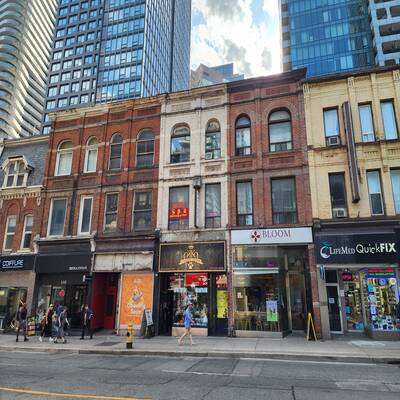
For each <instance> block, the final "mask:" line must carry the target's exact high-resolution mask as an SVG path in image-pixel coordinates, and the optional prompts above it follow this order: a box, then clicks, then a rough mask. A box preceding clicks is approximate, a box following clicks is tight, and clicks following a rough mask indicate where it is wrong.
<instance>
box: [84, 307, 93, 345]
mask: <svg viewBox="0 0 400 400" xmlns="http://www.w3.org/2000/svg"><path fill="white" fill-rule="evenodd" d="M92 319H93V311H92V310H91V309H90V308H89V306H88V305H87V304H85V305H83V304H82V307H81V325H82V333H81V340H83V339H84V338H85V330H86V331H87V335H88V336H89V337H90V339H93V332H92V329H91V326H90V325H91V321H92Z"/></svg>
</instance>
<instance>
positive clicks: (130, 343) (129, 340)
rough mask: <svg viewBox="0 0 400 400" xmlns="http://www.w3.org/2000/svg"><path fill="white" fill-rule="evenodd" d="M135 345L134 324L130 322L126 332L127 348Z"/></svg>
mask: <svg viewBox="0 0 400 400" xmlns="http://www.w3.org/2000/svg"><path fill="white" fill-rule="evenodd" d="M132 346H133V324H132V322H129V324H128V330H127V332H126V348H127V349H132Z"/></svg>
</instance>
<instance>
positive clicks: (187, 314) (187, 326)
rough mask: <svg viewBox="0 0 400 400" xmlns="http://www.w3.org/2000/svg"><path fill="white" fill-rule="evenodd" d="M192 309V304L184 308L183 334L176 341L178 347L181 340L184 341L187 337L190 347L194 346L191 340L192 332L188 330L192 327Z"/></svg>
mask: <svg viewBox="0 0 400 400" xmlns="http://www.w3.org/2000/svg"><path fill="white" fill-rule="evenodd" d="M192 308H193V304H192V303H189V304H188V306H187V308H186V311H185V333H184V334H183V335H182V336H181V337H180V338H179V340H178V344H179V346H180V345H181V344H182V340H183V339H184V337H185V336H189V339H190V345H191V346H193V345H194V342H193V338H192V332H191V330H190V329H191V327H192V323H193V318H192Z"/></svg>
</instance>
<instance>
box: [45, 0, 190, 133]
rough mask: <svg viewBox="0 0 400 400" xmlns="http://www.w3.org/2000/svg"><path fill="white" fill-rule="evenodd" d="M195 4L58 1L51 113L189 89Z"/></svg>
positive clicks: (184, 1)
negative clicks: (193, 5)
mask: <svg viewBox="0 0 400 400" xmlns="http://www.w3.org/2000/svg"><path fill="white" fill-rule="evenodd" d="M190 29H191V0H59V10H58V18H57V23H56V30H55V35H54V46H53V53H52V61H51V67H50V72H49V77H48V93H47V100H46V113H45V117H44V124H43V133H48V132H49V130H50V126H49V120H48V115H47V114H48V113H49V112H53V111H58V110H64V109H69V108H75V107H79V106H85V105H90V104H94V103H99V102H107V101H113V100H121V99H127V98H137V97H143V96H153V95H157V94H159V93H166V92H171V91H178V90H184V89H188V88H189V79H190V65H189V64H190Z"/></svg>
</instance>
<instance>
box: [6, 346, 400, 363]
mask: <svg viewBox="0 0 400 400" xmlns="http://www.w3.org/2000/svg"><path fill="white" fill-rule="evenodd" d="M0 350H2V351H4V350H6V351H21V350H22V351H29V352H32V353H51V354H59V353H67V354H95V355H110V356H156V357H199V358H200V357H201V358H235V359H237V358H251V359H255V360H267V359H272V360H300V361H319V362H346V363H367V364H400V356H398V357H373V356H368V355H357V356H349V355H345V354H337V355H335V356H331V355H327V354H315V353H314V354H304V353H290V352H286V353H282V352H281V353H277V352H273V353H268V352H257V353H254V352H245V351H238V352H234V353H233V352H227V351H190V350H188V351H185V350H183V351H176V350H175V351H174V350H161V351H159V350H146V349H132V350H125V349H82V348H53V349H51V348H43V347H19V346H0Z"/></svg>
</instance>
